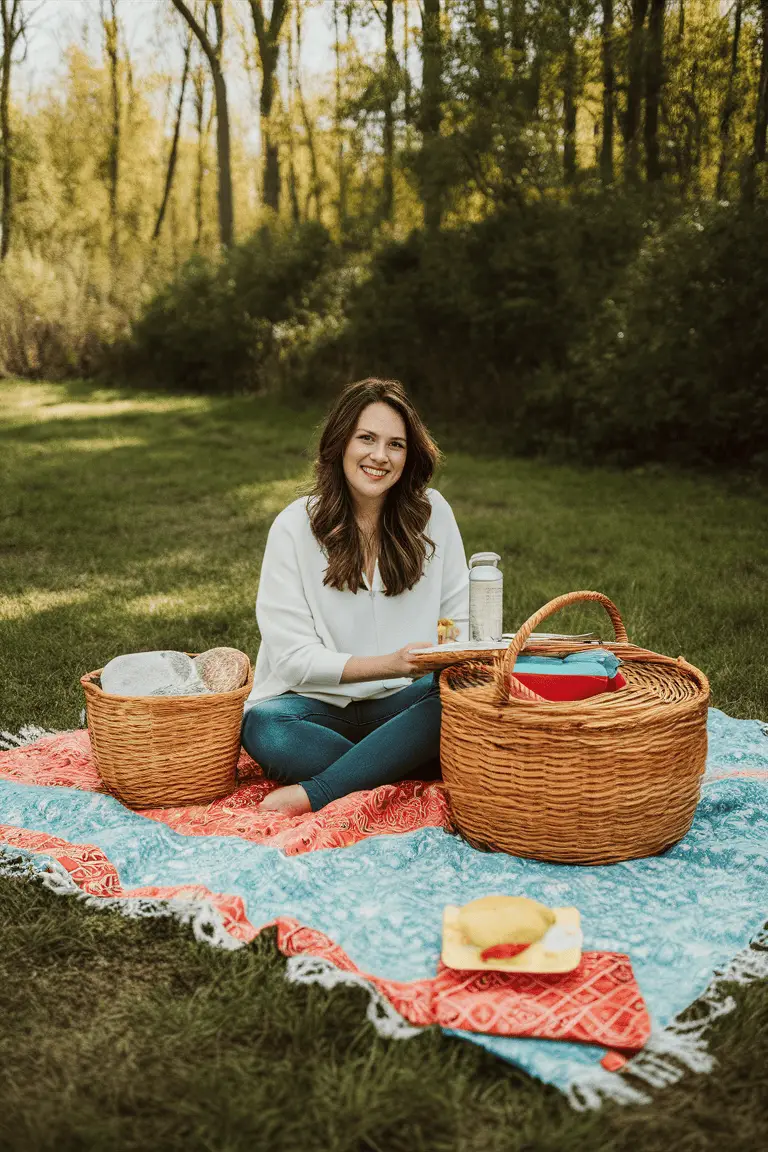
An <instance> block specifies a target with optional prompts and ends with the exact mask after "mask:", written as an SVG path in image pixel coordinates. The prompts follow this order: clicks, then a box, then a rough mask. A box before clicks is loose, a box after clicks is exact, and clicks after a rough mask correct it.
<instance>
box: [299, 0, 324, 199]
mask: <svg viewBox="0 0 768 1152" xmlns="http://www.w3.org/2000/svg"><path fill="white" fill-rule="evenodd" d="M296 61H297V62H296V93H297V95H298V98H299V111H300V112H301V120H302V123H303V125H304V134H305V136H306V140H307V150H308V152H309V167H310V185H309V191H308V192H307V202H306V209H305V214H306V215H307V216H309V205H310V202H311V201H312V199H314V201H315V217H316V219H318V220H320V219H321V217H322V212H323V207H322V193H323V182H322V180H321V179H320V165H319V163H318V159H317V148H316V147H315V129H314V125H313V123H312V118H311V117H310V115H309V110H308V108H307V105H306V102H305V100H304V93H303V91H302V88H301V73H300V62H301V5H300V4H297V5H296Z"/></svg>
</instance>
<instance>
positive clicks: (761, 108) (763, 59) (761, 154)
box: [750, 0, 768, 196]
mask: <svg viewBox="0 0 768 1152" xmlns="http://www.w3.org/2000/svg"><path fill="white" fill-rule="evenodd" d="M767 138H768V0H760V78H759V80H758V82H757V107H756V109H755V134H754V138H753V145H752V163H751V165H750V168H751V173H750V195H752V196H754V193H755V190H756V189H755V184H756V176H757V171H756V169H757V165H758V164H764V163H765V150H766V142H767Z"/></svg>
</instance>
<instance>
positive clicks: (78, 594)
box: [0, 589, 89, 620]
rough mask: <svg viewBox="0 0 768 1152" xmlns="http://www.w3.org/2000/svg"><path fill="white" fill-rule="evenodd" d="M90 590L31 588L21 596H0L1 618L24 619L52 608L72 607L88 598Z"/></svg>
mask: <svg viewBox="0 0 768 1152" xmlns="http://www.w3.org/2000/svg"><path fill="white" fill-rule="evenodd" d="M88 595H89V594H88V592H86V591H84V590H82V589H78V590H75V589H71V590H69V591H66V590H65V591H58V592H53V591H51V592H46V591H42V590H40V589H34V590H33V589H30V591H28V592H22V593H21V595H19V596H0V620H23V619H25V618H26V617H28V616H34V615H36V614H38V613H40V612H49V611H50V610H51V609H52V608H63V607H71V606H72V605H75V604H82V603H84V601H86V600H87V599H88Z"/></svg>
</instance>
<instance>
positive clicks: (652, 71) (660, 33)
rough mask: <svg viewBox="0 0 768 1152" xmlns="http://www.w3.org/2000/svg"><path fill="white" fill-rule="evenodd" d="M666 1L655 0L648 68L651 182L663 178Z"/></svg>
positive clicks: (648, 173) (647, 130)
mask: <svg viewBox="0 0 768 1152" xmlns="http://www.w3.org/2000/svg"><path fill="white" fill-rule="evenodd" d="M665 7H666V0H651V7H650V15H649V17H648V47H647V51H646V61H645V64H646V68H645V124H644V129H645V171H646V176H647V178H648V180H649V181H655V180H660V179H661V159H660V156H659V102H660V99H661V89H662V85H663V83H664V10H665Z"/></svg>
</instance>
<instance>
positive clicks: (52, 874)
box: [0, 844, 244, 952]
mask: <svg viewBox="0 0 768 1152" xmlns="http://www.w3.org/2000/svg"><path fill="white" fill-rule="evenodd" d="M6 853H9V854H10V855H6ZM16 854H18V855H20V856H21V857H22V859H21V861H19V860H18V859H16V860H13V859H12V858H11V857H12V856H13V855H16ZM0 876H10V877H14V878H19V879H27V880H39V881H40V882H41V883H42V884H43V886H44V887H45V888H48V889H50V891H51V892H55V893H56V894H57V895H58V896H77V897H78V899H80V900H82V901H83V902H84V903H85V904H86V905H87V906H88V907H89V908H95V909H97V910H98V911H104V910H105V909H110V908H116V909H117V910H118V911H119V912H121V913H122V914H123V916H127V917H129V918H130V919H143V920H149V919H157V918H158V917H159V916H172V917H173V918H174V919H175V920H178V921H179V923H180V924H189V925H190V926H191V928H192V933H193V935H194V937H195V940H199V941H200V943H201V944H210V945H211V947H213V948H223V949H225V950H226V951H228V952H232V951H234V950H236V949H237V948H242V947H243V945H244V941H242V940H236V939H235V938H234V936H230V934H229V932H227V931H226V929H225V927H224V922H223V920H222V916H221V913H220V912H219V911H218V909H217V908H216V907H214V905H213V904H212V903H211V902H210V900H201V899H200V898H199V897H186V896H171V897H168V898H167V899H164V898H159V897H154V896H91V895H89V894H88V893H87V892H83V891H82V889H81V888H78V886H77V884H75V882H74V880H73V879H72V877H71V876H70V874H69V872H67V870H66V868H65V867H64V866H63V865H62V864H60V863H59V862H58V860H54V859H52V858H51V857H50V856H44V857H42V858H41V859H40V860H35V859H34V858H31V857H28V856H25V853H24V849H16V848H14V847H13V846H12V845H10V844H9V845H7V846H6V847H4V848H3V847H0Z"/></svg>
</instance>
